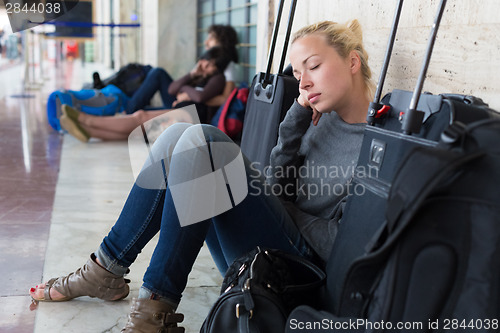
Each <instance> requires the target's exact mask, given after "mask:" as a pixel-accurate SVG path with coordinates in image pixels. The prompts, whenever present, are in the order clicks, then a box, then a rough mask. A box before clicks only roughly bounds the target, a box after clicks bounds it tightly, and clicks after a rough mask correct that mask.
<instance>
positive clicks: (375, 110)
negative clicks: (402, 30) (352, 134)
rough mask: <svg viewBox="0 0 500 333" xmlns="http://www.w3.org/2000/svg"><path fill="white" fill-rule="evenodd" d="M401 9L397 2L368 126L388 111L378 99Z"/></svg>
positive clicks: (369, 113)
mask: <svg viewBox="0 0 500 333" xmlns="http://www.w3.org/2000/svg"><path fill="white" fill-rule="evenodd" d="M402 8H403V0H398V3H397V7H396V12H395V13H394V19H393V21H392V28H391V34H390V36H389V42H388V43H387V49H386V51H385V57H384V63H383V65H382V70H381V71H380V77H379V79H378V84H377V89H376V91H375V96H374V98H373V102H371V103H370V107H369V109H368V117H367V118H366V121H367V123H368V124H370V125H373V123H374V122H375V118H377V117H381V116H382V115H383V114H384V113H386V112H387V111H388V109H389V107H388V106H384V105H382V104H380V97H381V95H382V89H383V88H384V82H385V77H386V75H387V68H388V67H389V62H390V61H391V55H392V48H393V47H394V40H395V39H396V32H397V30H398V24H399V18H400V16H401V9H402Z"/></svg>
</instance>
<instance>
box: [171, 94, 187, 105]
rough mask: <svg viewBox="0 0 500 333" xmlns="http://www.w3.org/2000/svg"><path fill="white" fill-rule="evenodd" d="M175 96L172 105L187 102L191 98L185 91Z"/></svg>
mask: <svg viewBox="0 0 500 333" xmlns="http://www.w3.org/2000/svg"><path fill="white" fill-rule="evenodd" d="M176 98H177V99H176V100H175V101H174V102H173V103H172V106H176V105H177V104H179V103H180V102H187V101H190V100H191V98H190V97H189V95H188V94H187V93H185V92H180V93H178V94H177V97H176Z"/></svg>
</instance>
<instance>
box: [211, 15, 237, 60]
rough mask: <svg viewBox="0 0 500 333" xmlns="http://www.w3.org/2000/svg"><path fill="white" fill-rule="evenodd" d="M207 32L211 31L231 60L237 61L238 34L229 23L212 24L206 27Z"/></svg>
mask: <svg viewBox="0 0 500 333" xmlns="http://www.w3.org/2000/svg"><path fill="white" fill-rule="evenodd" d="M208 33H212V34H213V35H214V37H215V38H216V39H217V40H218V41H219V43H220V46H221V47H222V48H223V49H224V50H225V51H226V52H227V53H228V55H229V58H230V60H231V61H234V62H238V51H237V50H236V45H237V44H238V34H237V33H236V30H234V28H233V27H232V26H230V25H223V24H213V25H211V26H210V27H209V28H208Z"/></svg>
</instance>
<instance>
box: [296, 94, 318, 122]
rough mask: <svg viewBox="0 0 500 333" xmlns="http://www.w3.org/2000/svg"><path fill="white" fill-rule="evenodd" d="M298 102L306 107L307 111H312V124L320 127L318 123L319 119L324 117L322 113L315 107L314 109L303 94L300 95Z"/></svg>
mask: <svg viewBox="0 0 500 333" xmlns="http://www.w3.org/2000/svg"><path fill="white" fill-rule="evenodd" d="M297 102H298V103H299V104H300V105H302V106H303V107H305V108H306V109H310V110H311V111H312V117H311V118H312V122H313V125H314V126H317V125H318V122H319V119H320V118H321V116H322V115H323V114H322V113H321V112H319V111H318V110H316V108H315V107H313V106H312V105H311V104H310V103H309V101H308V100H307V98H306V97H304V95H303V94H300V95H299V97H298V98H297Z"/></svg>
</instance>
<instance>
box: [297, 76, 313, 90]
mask: <svg viewBox="0 0 500 333" xmlns="http://www.w3.org/2000/svg"><path fill="white" fill-rule="evenodd" d="M311 86H312V82H311V80H310V79H309V77H308V76H307V75H302V76H301V77H300V83H299V88H300V89H307V88H310V87H311Z"/></svg>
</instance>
